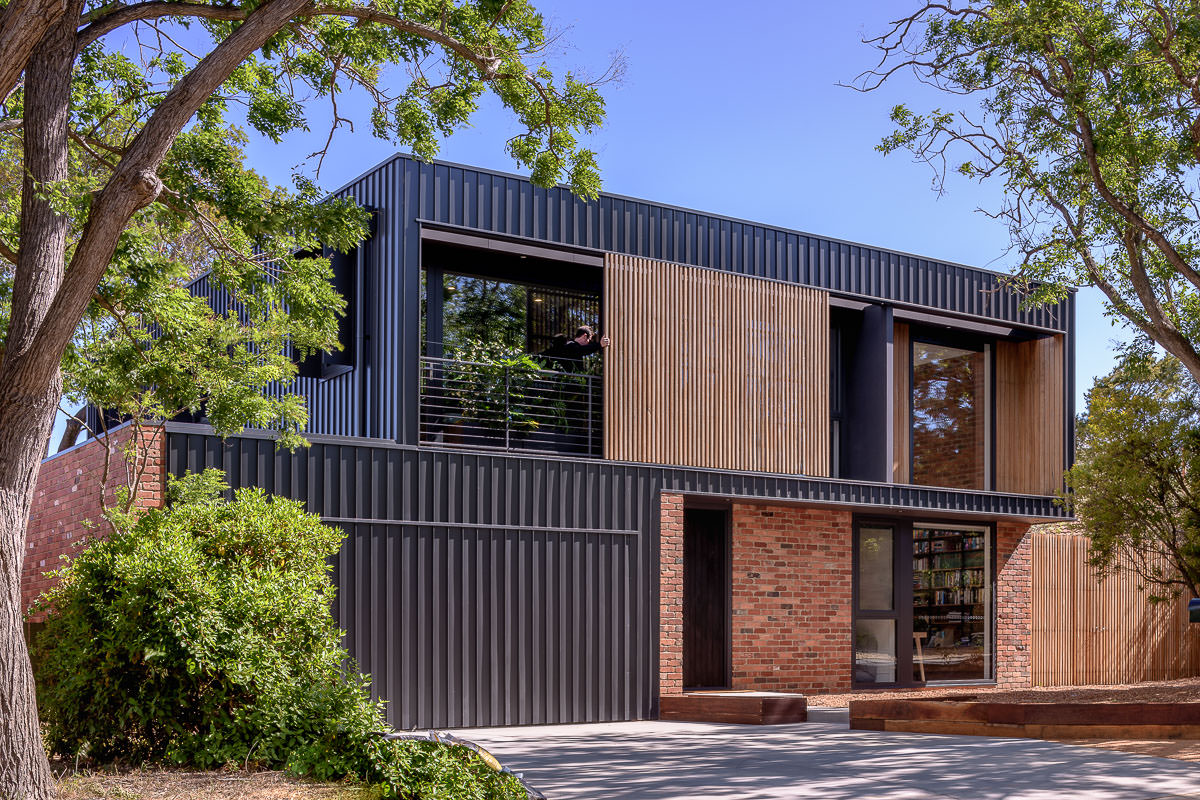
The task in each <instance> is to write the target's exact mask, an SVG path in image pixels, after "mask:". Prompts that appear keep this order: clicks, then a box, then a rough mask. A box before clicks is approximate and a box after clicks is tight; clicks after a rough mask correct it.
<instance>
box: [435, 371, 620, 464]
mask: <svg viewBox="0 0 1200 800" xmlns="http://www.w3.org/2000/svg"><path fill="white" fill-rule="evenodd" d="M602 401H603V384H602V379H601V378H600V376H598V375H589V374H586V373H582V372H563V371H556V370H547V369H534V368H531V367H529V366H528V365H527V364H521V363H512V364H510V363H505V362H492V363H481V362H473V361H458V360H453V359H445V358H432V357H425V358H422V359H421V387H420V419H419V425H420V437H421V443H422V444H430V445H438V446H444V447H462V448H468V449H472V450H478V449H486V450H502V451H507V452H529V453H560V454H563V455H572V456H577V457H583V458H600V457H602V455H603V436H602V425H603V402H602Z"/></svg>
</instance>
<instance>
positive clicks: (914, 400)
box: [909, 334, 993, 489]
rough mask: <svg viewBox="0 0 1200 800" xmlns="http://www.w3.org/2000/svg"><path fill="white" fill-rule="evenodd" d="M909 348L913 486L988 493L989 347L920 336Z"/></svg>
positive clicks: (990, 384) (913, 340)
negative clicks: (973, 490) (984, 490)
mask: <svg viewBox="0 0 1200 800" xmlns="http://www.w3.org/2000/svg"><path fill="white" fill-rule="evenodd" d="M911 348H912V350H911V354H910V355H911V357H910V362H909V363H911V365H912V373H911V376H910V384H909V385H910V386H911V387H912V389H911V393H910V405H909V412H910V413H909V419H910V423H911V427H910V437H911V445H912V446H911V450H910V452H911V454H912V455H911V459H912V460H911V475H912V483H915V484H919V485H923V486H947V487H951V488H955V489H987V488H989V487H990V486H991V471H992V470H991V462H992V384H993V380H992V355H991V354H992V348H991V345H990V343H986V342H975V341H971V340H965V341H964V340H961V339H954V340H946V339H940V338H936V337H932V336H921V335H919V334H918V335H914V337H913V339H912V344H911Z"/></svg>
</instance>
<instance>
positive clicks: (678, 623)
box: [658, 492, 683, 696]
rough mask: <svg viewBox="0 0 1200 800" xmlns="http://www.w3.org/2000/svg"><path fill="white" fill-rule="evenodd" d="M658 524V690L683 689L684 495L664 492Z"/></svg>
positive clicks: (662, 692)
mask: <svg viewBox="0 0 1200 800" xmlns="http://www.w3.org/2000/svg"><path fill="white" fill-rule="evenodd" d="M659 502H660V516H659V524H658V552H659V557H658V560H659V563H658V570H659V579H658V693H659V695H660V696H661V695H675V694H682V693H683V495H678V494H667V493H666V492H664V493H663V494H662V497H661V499H660V501H659Z"/></svg>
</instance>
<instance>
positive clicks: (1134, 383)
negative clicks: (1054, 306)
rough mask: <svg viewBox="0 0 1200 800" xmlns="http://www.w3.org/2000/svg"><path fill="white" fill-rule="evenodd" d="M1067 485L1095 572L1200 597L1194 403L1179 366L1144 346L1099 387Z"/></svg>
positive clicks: (1199, 457) (1199, 470)
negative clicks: (1130, 571)
mask: <svg viewBox="0 0 1200 800" xmlns="http://www.w3.org/2000/svg"><path fill="white" fill-rule="evenodd" d="M1067 485H1068V487H1069V489H1070V490H1071V492H1072V494H1071V495H1069V496H1068V500H1069V502H1070V503H1071V505H1072V506H1073V508H1074V510H1075V512H1076V513H1077V514H1078V516H1079V518H1080V520H1081V521H1082V522H1083V524H1084V526H1085V527H1086V528H1087V531H1088V533H1089V534H1090V536H1091V540H1092V550H1091V562H1092V565H1093V566H1095V567H1097V568H1098V569H1099V570H1100V571H1101V572H1104V571H1110V570H1112V569H1113V568H1115V567H1116V566H1117V565H1118V564H1120V563H1126V564H1129V565H1132V566H1133V568H1134V569H1135V570H1136V571H1137V573H1138V575H1140V576H1141V578H1142V580H1143V581H1144V582H1145V584H1146V588H1147V589H1148V590H1150V591H1151V592H1152V596H1156V597H1166V596H1170V595H1172V594H1177V593H1179V592H1180V591H1187V592H1189V593H1190V594H1191V596H1193V597H1200V592H1198V591H1197V590H1198V589H1200V403H1198V398H1197V390H1196V385H1195V383H1194V382H1193V381H1191V380H1190V379H1189V378H1188V375H1187V372H1186V371H1185V370H1184V369H1183V367H1182V365H1181V364H1180V363H1179V361H1178V360H1177V359H1175V358H1173V357H1171V356H1164V357H1158V356H1156V355H1155V354H1154V353H1153V351H1152V349H1151V348H1150V347H1149V346H1148V345H1146V344H1145V343H1141V344H1137V345H1133V346H1131V347H1129V348H1128V349H1126V350H1125V352H1124V353H1122V356H1121V359H1120V362H1119V363H1118V364H1117V367H1116V368H1115V369H1114V370H1113V371H1112V372H1111V373H1109V374H1108V375H1106V376H1105V377H1103V378H1097V379H1096V383H1095V385H1094V386H1093V387H1092V389H1091V390H1090V391H1089V392H1088V395H1087V414H1086V416H1084V417H1083V418H1081V420H1080V422H1079V425H1078V448H1077V453H1076V461H1075V465H1074V466H1073V467H1072V468H1071V470H1070V471H1069V472H1068V473H1067Z"/></svg>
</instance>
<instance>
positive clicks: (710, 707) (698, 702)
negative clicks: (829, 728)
mask: <svg viewBox="0 0 1200 800" xmlns="http://www.w3.org/2000/svg"><path fill="white" fill-rule="evenodd" d="M658 716H659V719H666V720H674V721H676V722H730V723H737V724H741V725H786V724H789V723H793V722H807V721H808V700H807V699H805V697H804V695H802V694H784V693H781V692H736V691H727V692H724V691H717V692H684V693H683V694H680V695H664V696H663V697H662V698H660V700H659V714H658Z"/></svg>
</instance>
